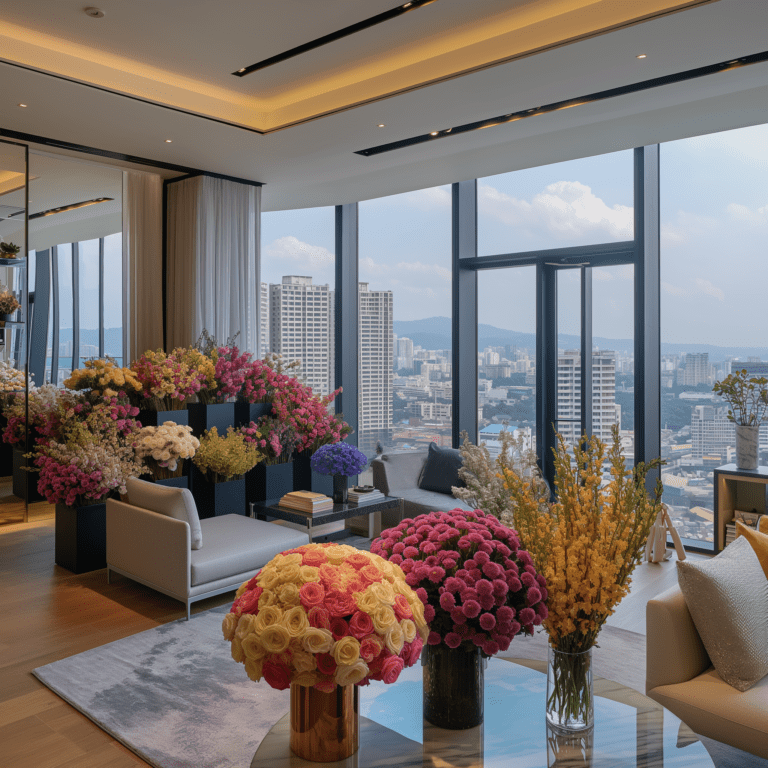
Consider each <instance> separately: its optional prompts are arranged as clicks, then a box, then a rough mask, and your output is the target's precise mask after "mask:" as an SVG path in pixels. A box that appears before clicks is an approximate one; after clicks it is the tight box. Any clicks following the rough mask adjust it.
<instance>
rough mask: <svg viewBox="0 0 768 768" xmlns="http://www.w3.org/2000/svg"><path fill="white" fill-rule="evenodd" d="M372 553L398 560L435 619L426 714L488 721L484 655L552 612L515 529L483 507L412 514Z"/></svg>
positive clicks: (467, 723)
mask: <svg viewBox="0 0 768 768" xmlns="http://www.w3.org/2000/svg"><path fill="white" fill-rule="evenodd" d="M371 552H374V553H376V554H379V555H381V556H382V557H384V558H386V559H387V560H389V561H390V562H391V563H395V564H396V565H399V566H400V567H401V568H402V570H403V572H404V573H405V580H406V583H407V584H408V585H409V586H411V587H413V588H414V589H415V590H416V594H417V595H418V596H419V598H421V600H422V602H423V603H424V617H425V618H426V620H427V621H428V622H429V625H430V627H429V629H430V631H429V636H428V638H427V643H428V647H427V652H426V653H425V661H424V717H425V719H426V720H427V721H429V722H430V723H432V724H433V725H436V726H438V727H440V728H448V729H453V730H460V729H465V728H471V727H474V726H476V725H479V724H480V723H481V722H482V721H483V686H484V683H483V660H484V659H485V658H487V657H488V656H493V655H494V654H496V653H498V652H499V651H502V650H503V651H506V650H507V648H509V645H510V643H511V641H512V639H513V638H514V637H515V636H516V635H518V634H519V633H521V632H522V633H524V634H526V635H530V634H533V627H534V626H535V625H537V624H540V623H541V622H542V620H543V619H544V618H546V616H547V609H546V606H545V605H544V600H546V598H547V588H546V582H545V580H544V578H543V576H541V575H540V574H538V573H537V572H536V569H535V568H534V567H533V562H532V559H531V556H530V554H529V553H528V552H526V551H525V550H523V549H521V548H520V543H519V540H518V537H517V534H516V533H515V531H513V530H512V529H510V528H507V527H505V526H503V525H501V523H499V522H498V521H497V520H496V518H495V517H493V516H492V515H490V514H486V513H485V512H483V511H482V510H479V509H478V510H475V511H474V512H470V511H464V510H461V509H454V510H452V511H451V512H430V513H429V514H425V515H419V516H418V517H416V518H414V519H410V518H407V519H405V520H403V521H402V522H401V523H400V524H399V525H398V526H396V527H395V528H390V529H389V530H386V531H383V532H382V534H381V537H380V538H378V539H376V540H374V542H373V544H372V545H371Z"/></svg>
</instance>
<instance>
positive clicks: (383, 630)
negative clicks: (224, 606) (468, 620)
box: [222, 543, 427, 692]
mask: <svg viewBox="0 0 768 768" xmlns="http://www.w3.org/2000/svg"><path fill="white" fill-rule="evenodd" d="M222 630H223V632H224V637H225V638H226V639H227V640H228V641H230V643H231V644H232V658H233V659H234V660H235V661H237V662H240V663H243V664H245V671H246V673H247V674H248V677H250V678H251V680H255V681H259V680H261V679H262V677H263V678H264V679H265V680H266V681H267V683H268V684H269V685H271V686H272V687H273V688H277V689H279V690H284V689H285V688H288V687H289V686H290V685H291V684H296V685H303V686H308V687H309V686H313V687H314V688H317V689H318V690H320V691H325V692H331V691H333V690H334V689H335V688H336V686H337V685H367V684H368V683H369V682H370V681H371V680H382V681H383V682H385V683H394V682H395V681H396V680H397V678H398V677H399V675H400V672H402V670H403V668H404V667H410V666H412V665H413V664H415V663H416V661H417V660H418V659H419V657H420V654H421V649H422V646H423V643H424V639H425V638H426V636H427V626H426V622H425V620H424V606H423V605H422V603H421V601H420V600H419V598H418V597H417V596H416V594H415V593H414V592H413V590H412V589H411V588H410V587H409V586H408V585H407V584H406V581H405V576H404V574H403V572H402V570H401V569H400V568H399V567H398V566H397V565H395V564H393V563H390V562H387V561H386V560H383V559H382V558H381V557H379V556H378V555H374V554H371V553H370V552H364V551H361V550H358V549H355V548H354V547H350V546H347V545H343V544H342V545H339V544H332V543H331V544H306V545H304V546H303V547H298V548H297V549H291V550H288V551H286V552H283V553H282V554H279V555H277V556H275V557H274V558H272V560H270V561H269V563H267V565H265V566H264V568H262V569H261V571H259V573H257V574H256V575H255V576H254V577H253V578H252V579H251V580H250V581H247V582H245V583H244V584H243V585H242V586H241V587H240V589H239V590H238V591H237V596H236V599H235V602H234V603H233V604H232V609H231V611H230V612H229V613H228V614H227V615H226V616H225V618H224V622H223V624H222Z"/></svg>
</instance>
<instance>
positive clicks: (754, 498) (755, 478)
mask: <svg viewBox="0 0 768 768" xmlns="http://www.w3.org/2000/svg"><path fill="white" fill-rule="evenodd" d="M767 497H768V467H758V468H757V469H739V468H738V467H737V466H736V465H735V464H725V465H724V466H722V467H718V468H717V469H716V470H715V514H714V529H715V536H714V538H715V553H717V552H720V551H722V549H723V548H724V547H725V526H726V524H727V523H730V522H731V521H732V520H733V511H734V510H735V509H738V510H741V511H742V512H751V511H752V510H753V509H755V510H757V511H758V512H763V513H765V512H768V508H767V507H766V505H767V504H768V501H767Z"/></svg>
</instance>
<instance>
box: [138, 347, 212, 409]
mask: <svg viewBox="0 0 768 768" xmlns="http://www.w3.org/2000/svg"><path fill="white" fill-rule="evenodd" d="M208 368H210V370H208ZM131 370H132V371H133V373H134V374H135V378H136V379H137V380H138V381H139V383H140V384H141V387H142V394H143V397H144V400H143V402H142V407H143V408H146V409H148V410H154V411H178V410H181V409H182V408H184V407H186V406H185V403H186V401H187V400H189V399H190V398H192V397H193V396H195V395H197V393H198V392H200V390H201V389H203V388H204V387H206V386H209V385H210V383H211V381H212V378H213V363H212V362H211V361H210V360H209V359H208V358H206V357H205V356H204V355H202V354H201V353H199V352H197V351H196V350H190V349H184V348H178V349H174V350H173V352H171V353H170V354H168V355H167V354H166V353H165V352H163V350H162V349H158V350H154V351H153V350H148V351H147V352H145V353H144V354H143V355H142V356H141V357H139V358H138V359H136V360H134V361H133V362H132V363H131Z"/></svg>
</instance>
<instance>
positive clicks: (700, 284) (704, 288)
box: [693, 277, 725, 301]
mask: <svg viewBox="0 0 768 768" xmlns="http://www.w3.org/2000/svg"><path fill="white" fill-rule="evenodd" d="M693 282H694V284H695V285H696V287H697V288H698V289H699V291H701V293H704V294H706V295H707V296H714V297H715V298H716V299H717V300H718V301H725V294H724V293H723V290H722V288H718V287H717V286H716V285H713V284H712V283H711V282H710V281H709V280H705V279H704V278H703V277H697V278H695V279H694V281H693Z"/></svg>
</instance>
